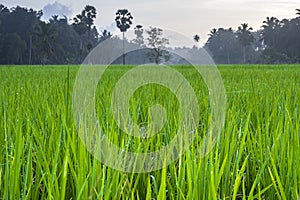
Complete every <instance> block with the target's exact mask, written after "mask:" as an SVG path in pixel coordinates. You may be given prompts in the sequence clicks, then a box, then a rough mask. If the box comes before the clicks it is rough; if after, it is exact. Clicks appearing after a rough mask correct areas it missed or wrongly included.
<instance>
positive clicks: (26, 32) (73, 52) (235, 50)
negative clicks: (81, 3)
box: [0, 4, 300, 64]
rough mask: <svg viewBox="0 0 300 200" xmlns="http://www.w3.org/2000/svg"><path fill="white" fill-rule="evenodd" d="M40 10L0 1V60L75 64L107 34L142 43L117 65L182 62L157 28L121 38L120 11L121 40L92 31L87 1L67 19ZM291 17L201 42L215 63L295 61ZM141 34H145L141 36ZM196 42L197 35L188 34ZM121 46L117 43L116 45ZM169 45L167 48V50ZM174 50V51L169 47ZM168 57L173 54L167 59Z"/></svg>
mask: <svg viewBox="0 0 300 200" xmlns="http://www.w3.org/2000/svg"><path fill="white" fill-rule="evenodd" d="M42 15H43V12H42V11H41V10H40V11H35V10H33V9H28V8H24V7H20V6H17V7H13V8H7V7H6V6H4V5H2V4H1V5H0V64H78V63H82V61H83V59H84V58H85V57H86V56H87V55H88V53H89V52H90V51H91V50H92V49H93V48H94V47H95V46H97V45H98V44H99V43H101V42H103V41H104V40H106V39H107V38H111V39H113V40H114V41H115V43H116V44H122V45H116V46H115V47H114V48H122V49H123V52H124V51H125V50H124V47H125V46H136V47H145V48H146V50H144V51H142V52H139V53H137V52H136V54H139V55H125V54H124V53H123V56H122V58H120V59H118V60H117V61H116V63H117V64H122V63H123V64H125V63H126V64H135V63H136V64H139V63H147V62H148V61H150V62H155V63H161V62H168V61H170V60H171V61H172V63H173V64H176V63H178V64H179V63H184V62H183V61H182V60H180V59H179V58H175V57H174V55H170V53H168V48H166V46H167V45H168V44H169V40H168V39H167V38H164V37H163V30H162V29H160V28H156V27H149V29H147V30H144V29H143V26H142V25H136V26H135V27H134V34H135V36H136V37H135V39H133V40H132V41H129V40H127V39H126V38H125V33H126V31H127V30H128V29H129V28H130V27H131V26H132V24H133V22H132V21H133V16H132V15H131V13H130V12H129V11H128V10H126V9H120V10H118V11H117V12H116V18H115V22H116V26H117V28H119V29H120V31H121V32H122V33H123V40H121V38H118V37H116V36H114V37H113V35H112V34H111V33H110V32H109V31H107V30H102V31H100V32H98V30H97V28H96V26H95V24H94V21H95V19H96V15H97V10H96V8H95V7H93V6H90V5H87V6H85V7H84V9H83V10H82V11H81V13H79V14H77V15H76V16H75V17H74V18H73V19H72V20H71V21H70V20H69V19H68V18H67V17H59V16H57V15H55V16H52V18H51V19H49V21H48V22H44V21H42V20H41V17H42ZM296 15H297V16H296V17H295V18H293V19H283V20H279V19H277V18H276V17H268V18H267V19H266V20H264V21H263V24H262V26H261V29H260V30H257V31H253V29H252V28H251V27H250V26H249V25H248V24H247V23H243V24H241V26H239V27H238V28H237V29H236V30H234V29H233V28H218V29H212V30H211V31H210V34H209V38H208V40H207V41H206V43H205V45H204V49H206V50H207V51H208V52H209V53H210V54H211V56H212V57H213V58H214V60H215V62H216V63H226V64H232V63H299V62H300V10H299V9H297V10H296ZM145 33H146V34H147V37H145V36H144V34H145ZM193 39H194V41H195V42H196V43H198V42H199V41H200V40H201V38H200V36H199V35H197V34H196V35H195V36H194V37H193ZM119 46H121V47H119ZM169 49H170V48H169ZM172 50H174V49H172ZM176 50H177V51H187V52H190V53H191V54H195V55H196V52H197V51H198V50H199V51H200V48H198V47H197V46H196V45H195V46H194V47H193V48H187V47H182V48H175V51H176ZM172 57H173V58H172Z"/></svg>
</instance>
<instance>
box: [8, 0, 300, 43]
mask: <svg viewBox="0 0 300 200" xmlns="http://www.w3.org/2000/svg"><path fill="white" fill-rule="evenodd" d="M2 4H4V5H6V6H8V7H13V6H16V5H20V6H25V7H28V8H29V7H30V8H33V9H37V10H39V9H43V8H44V10H45V15H47V16H51V15H54V14H62V13H63V14H65V15H67V16H68V17H73V16H75V15H76V14H78V13H80V11H81V10H82V9H83V7H84V6H85V5H87V4H89V5H93V6H95V7H96V9H97V20H96V26H97V28H99V27H101V29H103V28H104V27H105V28H108V29H110V31H112V32H114V31H116V30H115V25H114V18H115V12H116V10H117V9H119V8H127V9H129V11H130V12H131V13H132V15H133V17H134V21H133V22H134V24H142V25H144V26H145V27H148V26H158V27H161V28H163V29H169V30H173V31H177V32H180V33H182V34H184V35H187V36H188V37H192V36H193V35H194V34H196V33H198V34H199V35H200V36H201V40H202V43H203V42H205V41H206V39H207V34H208V33H209V31H210V30H211V29H212V28H218V27H224V28H227V27H233V28H234V29H236V28H237V27H238V26H239V25H240V24H241V23H242V22H247V23H249V25H250V26H252V27H253V28H254V29H255V30H256V29H259V27H260V26H261V24H262V21H263V20H264V19H265V18H266V17H268V16H269V17H271V16H276V17H278V18H279V19H282V18H292V17H295V9H296V8H300V2H299V0H265V1H259V0H186V1H183V0H181V1H180V0H147V1H145V0H105V1H104V0H90V1H87V0H79V1H76V0H57V1H56V2H55V0H54V1H49V0H46V1H41V0H22V2H20V1H19V0H2Z"/></svg>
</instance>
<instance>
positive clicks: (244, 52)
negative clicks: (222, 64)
mask: <svg viewBox="0 0 300 200" xmlns="http://www.w3.org/2000/svg"><path fill="white" fill-rule="evenodd" d="M243 56H244V64H246V47H243Z"/></svg>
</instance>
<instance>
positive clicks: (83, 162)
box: [0, 65, 300, 199]
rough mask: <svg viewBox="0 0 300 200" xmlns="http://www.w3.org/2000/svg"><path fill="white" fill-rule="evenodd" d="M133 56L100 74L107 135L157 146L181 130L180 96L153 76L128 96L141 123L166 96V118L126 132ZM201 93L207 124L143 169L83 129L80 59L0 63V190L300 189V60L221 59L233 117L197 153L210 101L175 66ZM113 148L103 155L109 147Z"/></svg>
mask: <svg viewBox="0 0 300 200" xmlns="http://www.w3.org/2000/svg"><path fill="white" fill-rule="evenodd" d="M133 67H134V66H111V67H110V68H109V69H108V70H107V71H106V72H105V74H104V76H103V78H102V79H101V80H100V81H99V85H98V86H99V87H98V88H97V91H96V93H95V95H96V108H95V109H96V112H97V118H98V121H99V123H100V124H101V126H102V128H103V130H104V132H105V135H106V136H107V137H108V138H109V139H110V141H111V142H112V143H114V144H115V145H118V146H119V147H120V148H122V149H124V150H127V151H134V152H152V151H156V150H158V149H160V148H161V147H162V146H164V145H166V144H168V143H169V142H170V140H171V139H172V138H173V137H174V136H175V135H176V131H177V130H178V127H179V125H178V122H179V121H180V108H179V102H178V100H177V99H176V96H175V95H174V94H172V93H171V91H169V90H168V89H166V88H164V87H162V86H158V85H155V84H149V85H146V86H143V87H141V88H139V89H138V90H137V91H136V92H135V93H134V95H133V96H132V98H131V99H130V102H129V104H130V114H131V116H132V118H133V120H134V122H135V123H137V124H139V125H141V126H146V125H147V124H149V123H151V117H150V115H149V108H150V107H151V106H152V105H154V104H161V105H162V106H163V107H164V108H165V110H166V114H167V119H166V120H167V123H166V124H165V125H164V126H163V128H162V129H161V130H160V132H159V133H158V134H157V135H155V136H153V137H151V138H148V139H141V138H136V137H132V136H130V135H127V134H126V132H125V131H123V130H121V129H120V128H119V127H118V125H117V123H116V121H115V119H114V116H113V113H112V110H111V109H112V105H111V97H112V91H113V89H114V87H115V85H116V83H117V82H118V80H119V79H120V77H122V75H123V74H125V73H126V72H127V71H128V70H130V69H132V68H133ZM173 68H174V69H175V70H178V71H179V72H180V73H182V74H183V76H184V77H185V78H186V79H187V80H188V81H189V83H190V85H191V86H192V87H193V89H194V91H195V93H196V94H197V98H198V103H199V116H200V117H199V118H200V121H199V124H198V129H197V130H196V133H197V134H196V138H195V140H194V141H193V143H192V145H191V146H190V147H189V149H188V150H187V151H186V152H185V153H184V154H183V155H182V156H180V158H179V159H178V160H176V161H175V162H174V163H172V164H170V165H168V166H166V167H164V168H163V169H161V170H157V171H153V172H148V173H144V174H134V173H125V172H120V171H118V170H115V169H112V168H109V167H107V166H105V165H103V164H102V163H101V162H100V161H98V160H97V159H96V158H95V157H93V155H91V154H90V153H89V152H88V151H87V149H86V147H85V145H84V142H83V141H82V140H81V139H80V138H79V135H78V130H77V129H76V126H75V122H74V119H73V118H72V116H73V111H72V92H73V91H72V89H73V85H74V81H75V78H76V74H77V72H78V69H79V66H2V67H0V103H1V106H0V199H298V198H299V195H300V194H299V193H300V167H299V166H300V142H299V137H300V129H299V125H300V112H299V109H300V108H299V107H300V103H299V102H300V101H299V97H300V66H299V65H235V66H229V65H224V66H218V68H219V70H220V73H221V76H222V78H223V81H224V85H225V88H226V95H227V107H226V121H225V125H224V128H223V129H222V133H221V135H220V136H219V138H218V140H217V143H216V145H215V146H214V148H213V149H212V151H211V152H210V153H209V154H208V155H207V156H205V157H203V158H201V157H200V156H199V148H200V146H199V144H201V142H202V141H203V137H204V136H205V133H206V131H207V130H208V129H209V123H210V119H211V105H210V101H209V99H210V98H209V95H208V91H207V88H206V85H205V83H204V82H203V80H202V78H201V76H200V75H199V74H198V73H197V71H196V70H195V69H193V68H191V67H189V66H173ZM103 156H105V155H103Z"/></svg>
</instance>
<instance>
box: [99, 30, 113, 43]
mask: <svg viewBox="0 0 300 200" xmlns="http://www.w3.org/2000/svg"><path fill="white" fill-rule="evenodd" d="M111 37H112V34H111V32H109V31H108V30H103V31H102V32H101V34H100V37H99V42H103V41H104V40H106V39H108V38H111Z"/></svg>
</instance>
